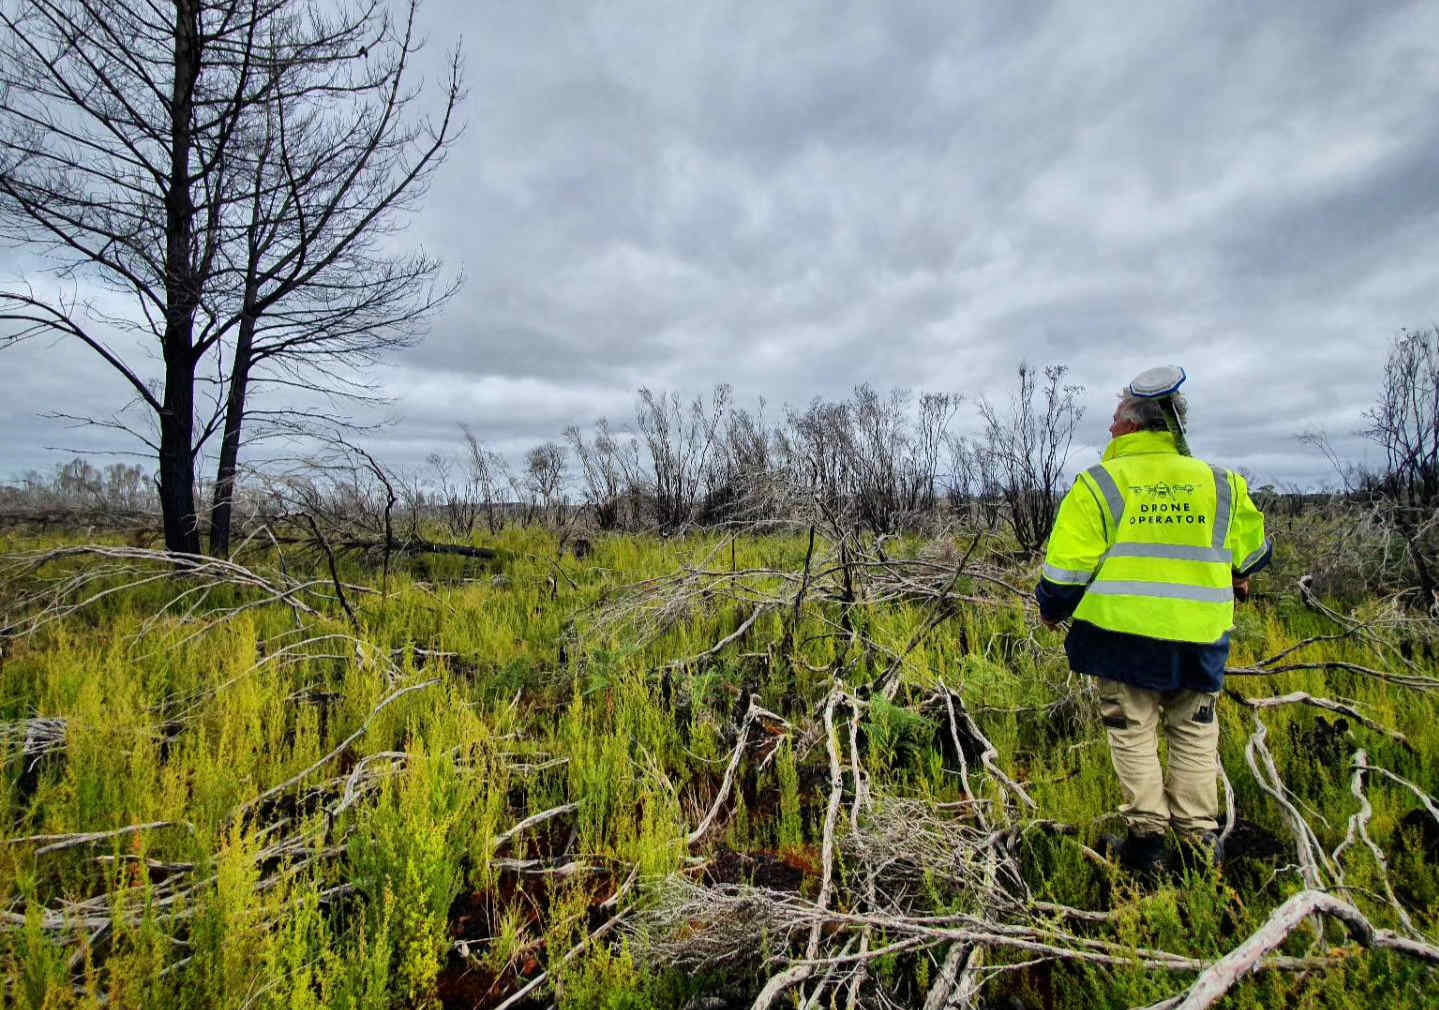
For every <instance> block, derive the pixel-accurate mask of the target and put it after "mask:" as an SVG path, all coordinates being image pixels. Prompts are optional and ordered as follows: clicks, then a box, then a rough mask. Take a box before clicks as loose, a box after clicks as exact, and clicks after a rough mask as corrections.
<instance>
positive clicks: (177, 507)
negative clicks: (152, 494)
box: [159, 0, 200, 554]
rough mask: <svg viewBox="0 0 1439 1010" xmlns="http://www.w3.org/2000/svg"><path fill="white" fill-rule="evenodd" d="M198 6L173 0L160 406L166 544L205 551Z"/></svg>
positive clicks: (189, 551) (190, 0)
mask: <svg viewBox="0 0 1439 1010" xmlns="http://www.w3.org/2000/svg"><path fill="white" fill-rule="evenodd" d="M199 46H200V41H199V12H198V8H197V4H196V2H195V0H176V3H175V78H174V84H173V87H172V90H171V94H170V174H169V178H168V179H167V180H166V191H165V337H164V343H163V350H164V357H165V400H164V405H163V408H162V409H161V411H160V453H159V456H160V511H161V514H162V516H163V518H164V524H165V546H166V547H167V548H168V549H170V550H172V551H181V552H184V553H187V554H199V553H200V534H199V530H198V529H197V527H196V523H195V463H194V454H193V452H194V450H193V445H194V443H193V439H192V436H193V434H194V427H195V354H194V348H193V347H192V345H191V338H192V336H193V329H194V319H195V307H196V306H197V305H198V304H199V291H198V290H197V289H196V283H195V277H194V266H193V262H192V250H191V244H192V243H193V241H194V235H195V233H194V224H195V223H194V217H195V203H194V199H193V198H192V196H191V193H190V150H191V144H192V139H193V138H192V135H191V117H192V112H193V104H194V96H195V83H196V81H197V80H198V79H199V76H200V48H199Z"/></svg>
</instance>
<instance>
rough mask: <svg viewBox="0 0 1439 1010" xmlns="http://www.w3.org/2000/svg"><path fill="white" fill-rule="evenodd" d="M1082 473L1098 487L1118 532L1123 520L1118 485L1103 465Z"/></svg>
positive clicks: (1121, 501)
mask: <svg viewBox="0 0 1439 1010" xmlns="http://www.w3.org/2000/svg"><path fill="white" fill-rule="evenodd" d="M1084 472H1085V473H1087V474H1089V476H1090V479H1092V480H1093V481H1094V483H1096V484H1098V485H1099V490H1100V491H1101V492H1102V493H1103V494H1104V500H1105V501H1106V502H1108V504H1109V514H1110V515H1111V516H1113V517H1114V528H1115V530H1118V529H1119V522H1120V520H1121V519H1123V518H1124V495H1122V494H1120V493H1119V485H1118V484H1116V483H1114V478H1113V477H1111V476H1110V475H1109V471H1108V470H1106V469H1104V465H1103V464H1096V465H1095V466H1092V467H1090V468H1089V469H1088V470H1086V471H1084Z"/></svg>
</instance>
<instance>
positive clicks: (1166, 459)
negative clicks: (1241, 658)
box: [1045, 453, 1234, 642]
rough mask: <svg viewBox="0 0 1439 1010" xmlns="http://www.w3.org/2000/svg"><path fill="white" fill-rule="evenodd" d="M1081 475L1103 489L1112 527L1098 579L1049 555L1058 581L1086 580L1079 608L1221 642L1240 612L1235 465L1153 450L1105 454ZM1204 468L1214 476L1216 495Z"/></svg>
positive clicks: (1163, 635)
mask: <svg viewBox="0 0 1439 1010" xmlns="http://www.w3.org/2000/svg"><path fill="white" fill-rule="evenodd" d="M1085 475H1086V477H1087V478H1088V480H1089V482H1091V483H1090V484H1089V486H1090V490H1091V491H1093V490H1094V489H1096V488H1097V489H1098V491H1099V492H1100V494H1102V495H1103V499H1104V504H1103V505H1102V506H1101V507H1100V512H1101V516H1103V513H1104V512H1106V511H1107V512H1108V514H1109V516H1110V517H1113V519H1114V526H1113V528H1112V530H1106V531H1105V538H1106V539H1107V540H1108V549H1107V550H1105V551H1104V553H1103V554H1102V556H1101V557H1100V559H1099V564H1098V566H1097V571H1096V572H1095V573H1094V574H1093V576H1092V580H1091V576H1090V575H1089V573H1084V572H1078V571H1071V570H1070V569H1069V567H1068V566H1065V565H1064V560H1065V559H1064V558H1063V557H1062V555H1061V556H1060V557H1057V558H1056V560H1057V561H1058V562H1059V563H1058V564H1057V565H1048V564H1046V571H1045V575H1046V577H1047V578H1049V579H1050V580H1051V581H1053V582H1060V583H1066V584H1069V585H1077V584H1085V583H1087V588H1086V589H1085V593H1084V597H1083V598H1082V599H1081V600H1080V603H1079V607H1078V609H1076V611H1075V615H1074V616H1075V617H1077V618H1079V619H1080V620H1084V621H1088V622H1090V623H1092V624H1095V625H1097V626H1099V627H1101V628H1107V629H1109V630H1111V631H1119V632H1124V633H1127V634H1135V635H1143V636H1146V637H1150V638H1160V639H1168V640H1171V641H1185V642H1213V641H1217V640H1218V639H1219V638H1220V637H1221V636H1222V635H1223V634H1224V632H1225V631H1227V630H1228V629H1229V628H1230V626H1231V625H1232V624H1233V618H1234V589H1233V586H1232V584H1231V582H1232V580H1231V562H1232V560H1233V558H1232V556H1231V554H1232V552H1231V550H1230V549H1229V547H1228V545H1227V543H1226V541H1227V540H1228V537H1229V529H1230V527H1231V524H1232V517H1233V511H1234V492H1233V487H1232V485H1231V483H1230V476H1229V472H1228V471H1227V470H1225V469H1223V468H1222V467H1217V466H1211V465H1209V464H1205V463H1201V462H1200V461H1198V460H1188V459H1185V460H1183V461H1181V460H1180V459H1176V457H1175V456H1173V455H1169V454H1157V453H1155V454H1144V455H1134V456H1129V457H1121V458H1119V459H1115V460H1110V461H1106V462H1105V463H1102V464H1100V465H1099V466H1094V467H1090V468H1089V469H1088V470H1086V471H1085ZM1206 477H1212V479H1213V481H1214V483H1213V485H1212V487H1213V488H1214V491H1213V497H1212V498H1211V497H1210V495H1209V481H1208V480H1206V479H1205V478H1206ZM1121 488H1123V491H1121ZM1096 497H1097V496H1096ZM1171 517H1173V518H1171ZM1206 527H1207V528H1206Z"/></svg>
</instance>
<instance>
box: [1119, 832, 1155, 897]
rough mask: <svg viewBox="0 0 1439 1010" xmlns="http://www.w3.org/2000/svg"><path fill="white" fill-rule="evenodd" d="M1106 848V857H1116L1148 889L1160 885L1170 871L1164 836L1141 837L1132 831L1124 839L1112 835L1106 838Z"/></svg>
mask: <svg viewBox="0 0 1439 1010" xmlns="http://www.w3.org/2000/svg"><path fill="white" fill-rule="evenodd" d="M1105 848H1106V850H1107V851H1106V853H1105V854H1106V855H1112V856H1114V857H1116V858H1117V859H1118V860H1119V865H1120V866H1121V867H1122V868H1124V869H1125V870H1127V871H1129V872H1130V873H1131V874H1133V875H1134V876H1135V877H1136V878H1138V880H1139V881H1140V882H1141V883H1142V884H1144V885H1145V886H1146V887H1154V886H1156V885H1158V883H1159V881H1160V879H1161V878H1162V877H1163V876H1164V873H1165V871H1166V870H1167V869H1168V860H1167V859H1166V858H1165V851H1164V836H1163V835H1162V834H1146V835H1141V834H1135V833H1134V832H1132V831H1131V832H1130V833H1129V834H1128V835H1127V836H1126V837H1124V838H1122V839H1121V838H1119V837H1118V836H1114V835H1110V836H1108V837H1106V838H1105Z"/></svg>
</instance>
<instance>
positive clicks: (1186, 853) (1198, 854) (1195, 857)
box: [1179, 831, 1224, 870]
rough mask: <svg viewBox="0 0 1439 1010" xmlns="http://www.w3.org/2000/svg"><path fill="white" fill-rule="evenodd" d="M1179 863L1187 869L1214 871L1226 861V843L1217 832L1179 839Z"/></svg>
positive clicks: (1185, 836) (1206, 832)
mask: <svg viewBox="0 0 1439 1010" xmlns="http://www.w3.org/2000/svg"><path fill="white" fill-rule="evenodd" d="M1179 861H1180V864H1181V865H1183V866H1184V867H1185V868H1186V869H1190V870H1213V869H1217V868H1218V867H1219V865H1220V863H1222V862H1223V861H1224V843H1223V842H1222V841H1221V840H1220V838H1219V833H1218V832H1217V831H1201V832H1200V833H1199V834H1197V835H1181V836H1180V837H1179Z"/></svg>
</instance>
